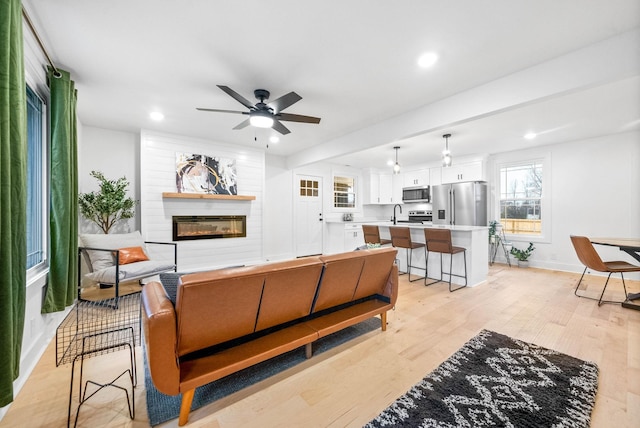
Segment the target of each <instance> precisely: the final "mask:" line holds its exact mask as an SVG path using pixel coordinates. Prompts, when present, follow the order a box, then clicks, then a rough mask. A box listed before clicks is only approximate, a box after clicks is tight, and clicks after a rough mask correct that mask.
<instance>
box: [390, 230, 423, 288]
mask: <svg viewBox="0 0 640 428" xmlns="http://www.w3.org/2000/svg"><path fill="white" fill-rule="evenodd" d="M389 233H390V234H391V245H393V246H394V247H396V248H404V249H405V252H406V254H407V272H405V273H408V274H409V282H413V281H417V280H419V279H422V277H420V278H416V279H414V280H412V279H411V269H412V268H413V269H421V270H424V275H425V277H426V276H427V265H426V264H425V266H424V267H421V266H413V265H411V263H413V250H415V249H416V248H422V247H424V244H423V243H421V242H413V241H412V240H411V230H410V229H409V228H408V227H389Z"/></svg>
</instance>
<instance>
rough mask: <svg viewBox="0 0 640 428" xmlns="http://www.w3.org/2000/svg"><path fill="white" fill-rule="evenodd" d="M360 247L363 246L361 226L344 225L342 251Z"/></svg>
mask: <svg viewBox="0 0 640 428" xmlns="http://www.w3.org/2000/svg"><path fill="white" fill-rule="evenodd" d="M361 245H364V234H363V232H362V225H360V224H345V225H344V248H343V251H353V250H355V249H356V248H358V247H360V246H361Z"/></svg>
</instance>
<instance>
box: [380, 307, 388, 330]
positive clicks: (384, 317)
mask: <svg viewBox="0 0 640 428" xmlns="http://www.w3.org/2000/svg"><path fill="white" fill-rule="evenodd" d="M380 324H382V326H381V327H382V331H387V312H386V311H385V312H383V313H381V314H380Z"/></svg>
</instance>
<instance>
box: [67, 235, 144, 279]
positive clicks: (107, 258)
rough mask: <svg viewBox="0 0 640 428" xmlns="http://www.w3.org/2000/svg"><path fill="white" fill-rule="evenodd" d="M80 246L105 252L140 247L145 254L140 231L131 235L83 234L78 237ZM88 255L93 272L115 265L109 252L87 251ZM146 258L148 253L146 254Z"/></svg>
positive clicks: (113, 257) (113, 258)
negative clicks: (101, 249) (100, 249)
mask: <svg viewBox="0 0 640 428" xmlns="http://www.w3.org/2000/svg"><path fill="white" fill-rule="evenodd" d="M80 239H81V241H82V244H81V245H82V246H84V247H90V248H103V249H106V250H117V249H119V248H126V247H142V249H143V250H144V251H145V253H147V248H146V247H145V245H144V240H143V239H142V235H141V234H140V231H137V230H136V231H135V232H131V233H115V234H107V235H105V234H104V233H99V234H97V233H96V234H94V233H83V234H81V235H80ZM87 252H88V253H89V260H91V267H92V271H93V272H97V271H100V270H102V269H105V268H108V267H110V266H114V265H115V263H116V260H115V256H114V255H113V253H112V252H111V251H92V250H87ZM147 256H148V253H147Z"/></svg>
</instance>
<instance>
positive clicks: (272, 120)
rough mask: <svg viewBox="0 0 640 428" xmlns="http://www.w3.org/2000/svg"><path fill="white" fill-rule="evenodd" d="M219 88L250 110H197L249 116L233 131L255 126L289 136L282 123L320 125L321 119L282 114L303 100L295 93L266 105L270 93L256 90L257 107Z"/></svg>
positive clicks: (227, 90)
mask: <svg viewBox="0 0 640 428" xmlns="http://www.w3.org/2000/svg"><path fill="white" fill-rule="evenodd" d="M217 86H218V88H220V89H222V90H223V91H224V92H226V93H227V94H228V95H229V96H231V97H232V98H233V99H235V100H236V101H238V102H239V103H240V104H242V105H243V106H245V107H246V108H248V109H249V111H237V110H220V109H213V108H200V107H197V108H196V110H200V111H213V112H220V113H238V114H246V115H249V118H248V119H247V120H245V121H244V122H241V123H240V124H238V125H236V127H234V128H233V129H242V128H245V127H247V126H249V125H251V126H255V127H258V128H273V129H275V130H276V131H278V132H279V133H281V134H282V135H286V134H289V133H290V132H291V131H289V129H287V127H286V126H284V125H283V124H282V123H281V121H288V122H302V123H320V118H319V117H313V116H303V115H301V114H291V113H282V110H284V109H286V108H287V107H290V106H292V105H293V104H295V103H297V102H298V101H300V100H301V99H302V97H301V96H300V95H298V94H296V93H295V92H289V93H288V94H286V95H283V96H281V97H280V98H278V99H276V100H273V101H271V102H270V103H265V100H268V99H269V95H270V94H269V91H267V90H266V89H256V90H255V91H253V94H254V95H255V97H256V98H257V99H259V100H260V101H259V102H258V103H256V105H253V104H251V102H250V101H249V100H247V99H246V98H245V97H243V96H242V95H240V94H239V93H237V92H236V91H234V90H233V89H231V88H229V87H228V86H223V85H217Z"/></svg>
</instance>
